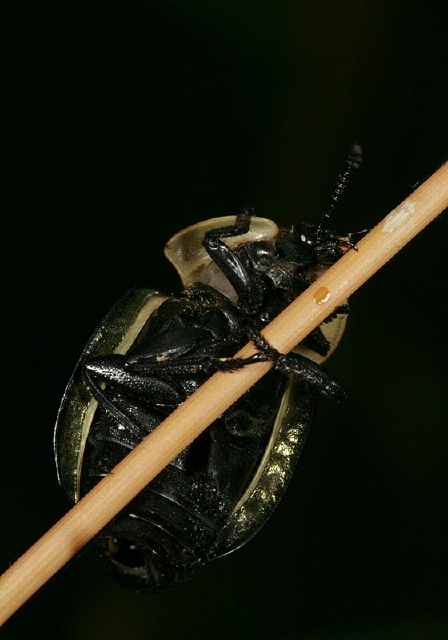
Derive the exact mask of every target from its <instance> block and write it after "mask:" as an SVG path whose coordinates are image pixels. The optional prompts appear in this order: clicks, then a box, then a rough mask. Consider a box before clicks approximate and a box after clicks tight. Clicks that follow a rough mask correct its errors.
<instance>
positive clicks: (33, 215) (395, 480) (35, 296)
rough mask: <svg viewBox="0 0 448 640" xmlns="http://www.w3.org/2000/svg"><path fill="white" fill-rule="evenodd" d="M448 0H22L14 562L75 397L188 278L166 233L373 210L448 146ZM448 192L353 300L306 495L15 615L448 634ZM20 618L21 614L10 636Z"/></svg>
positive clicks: (130, 623)
mask: <svg viewBox="0 0 448 640" xmlns="http://www.w3.org/2000/svg"><path fill="white" fill-rule="evenodd" d="M447 17H448V16H447V10H446V7H445V5H440V6H438V5H437V4H434V3H431V2H426V3H417V2H413V1H412V0H406V2H405V1H404V0H399V1H398V2H394V3H392V2H385V1H383V0H379V1H377V2H375V3H372V2H368V1H367V0H361V1H360V2H357V1H354V0H345V1H344V0H343V1H339V2H329V1H327V2H323V1H322V2H314V3H309V2H304V1H298V2H286V1H279V0H275V1H274V0H272V1H270V2H269V1H264V2H263V1H261V0H260V1H259V2H254V1H252V2H251V1H247V2H241V0H227V2H223V1H222V0H214V1H213V2H210V1H209V0H192V1H191V2H188V3H187V2H180V1H174V0H172V1H169V0H165V1H164V2H162V1H155V2H149V1H148V2H144V1H137V0H127V1H124V0H121V1H120V0H110V1H109V2H104V1H103V2H101V1H100V0H90V1H84V0H78V1H75V0H66V1H65V2H62V3H59V4H58V5H56V4H54V3H49V2H48V1H46V0H42V2H39V3H32V2H29V3H25V2H20V1H19V0H16V1H15V2H7V1H5V0H4V2H2V4H1V8H0V25H1V26H0V30H1V34H0V35H1V38H0V42H1V43H2V47H3V48H4V52H3V54H2V56H1V73H2V79H1V86H2V94H3V96H2V105H1V109H2V117H1V125H0V126H1V132H0V140H1V143H0V144H1V155H0V157H1V163H2V166H1V172H0V184H1V199H2V218H1V229H2V235H1V240H2V245H1V246H2V249H1V252H0V257H1V262H2V270H1V273H2V307H1V308H2V311H1V315H0V319H1V326H0V331H1V334H0V335H1V345H2V348H1V358H0V365H1V369H2V371H1V381H2V384H1V392H2V395H1V404H0V407H1V411H2V416H1V435H0V438H1V440H0V442H1V447H0V456H1V459H0V465H1V485H0V486H1V489H0V514H1V517H2V526H1V529H0V536H1V538H0V562H1V565H0V568H1V569H5V568H6V567H7V566H8V565H9V563H11V562H13V561H14V560H15V559H16V558H17V557H18V556H19V555H20V554H21V553H22V552H23V551H25V549H26V548H27V547H28V546H29V545H31V544H32V543H33V542H34V541H35V540H36V539H37V538H38V537H39V536H40V535H41V534H43V533H44V531H45V530H46V529H47V528H49V526H50V525H52V524H53V523H54V522H55V521H56V520H57V519H58V518H59V517H60V516H61V515H62V514H63V512H64V510H65V508H66V507H65V503H64V500H63V498H62V496H61V494H60V491H59V487H58V485H57V481H56V475H55V469H54V462H53V458H52V429H53V423H54V419H55V415H56V412H57V408H58V403H59V399H60V397H61V396H62V393H63V390H64V386H65V383H66V381H67V380H68V378H69V376H70V373H71V370H72V368H73V366H74V364H75V362H76V360H77V357H78V355H79V354H80V352H81V350H82V347H83V345H84V343H85V341H86V340H87V338H88V337H89V335H90V333H91V332H92V330H93V329H94V327H95V326H96V324H97V323H98V321H99V320H100V318H101V317H102V316H103V315H104V313H105V311H106V310H107V309H108V308H109V306H110V305H111V304H112V303H113V302H114V301H115V300H116V299H117V298H118V297H119V296H120V295H121V294H122V293H123V292H124V291H126V290H127V289H130V288H132V287H133V286H136V285H144V284H147V285H150V286H155V287H158V288H159V289H160V290H162V291H167V292H170V291H175V290H177V287H178V284H177V279H176V276H175V274H174V271H173V269H172V268H171V267H170V266H169V265H168V263H167V262H166V261H165V260H164V259H163V256H162V249H163V246H164V244H165V242H166V240H167V239H168V238H169V237H170V236H171V235H172V234H173V233H174V232H176V231H178V230H179V229H181V228H183V227H185V226H187V225H189V224H193V223H194V222H197V221H199V220H202V219H206V218H208V217H214V216H217V215H224V214H230V213H235V212H237V211H238V210H240V209H241V207H242V206H244V205H253V206H255V207H256V208H257V209H258V211H259V212H260V214H261V215H264V216H266V217H272V218H274V219H275V220H276V221H277V222H279V223H281V224H283V225H289V224H292V223H294V222H295V221H301V220H303V221H308V222H316V221H317V220H318V219H319V215H320V213H321V212H322V210H324V209H325V208H326V206H327V203H328V198H329V194H330V193H331V190H332V188H333V186H334V184H335V180H336V176H337V174H338V172H339V171H340V169H341V168H342V166H343V162H344V159H345V157H346V154H347V151H348V149H349V147H350V145H351V144H352V143H353V142H360V143H362V144H363V147H364V151H365V162H364V166H363V168H362V170H361V171H360V172H359V173H358V175H357V176H356V179H355V180H354V181H353V184H352V185H351V188H350V191H349V193H347V197H346V198H344V201H343V203H342V204H341V206H340V207H339V209H338V212H337V214H336V216H337V223H338V226H339V227H340V228H341V229H342V230H354V229H360V228H364V227H366V226H372V225H374V224H375V223H376V222H377V221H379V220H380V219H381V218H382V217H383V216H384V215H385V214H386V213H387V212H388V211H389V210H390V209H391V208H393V207H394V206H396V205H397V204H398V203H399V202H400V201H401V200H402V199H403V198H404V197H405V196H406V195H408V193H410V191H411V189H412V187H413V186H415V185H416V184H417V183H418V182H419V181H422V180H423V179H425V178H426V177H427V176H428V175H430V174H431V173H432V172H433V171H434V170H435V169H436V168H437V167H438V166H439V165H440V164H441V163H442V162H443V161H444V160H445V159H446V158H447V156H448V117H447V114H446V105H447V98H448V90H447V72H446V69H447V63H448V59H447V58H448V56H447V52H446V27H447ZM447 224H448V221H447V219H446V216H442V217H441V218H440V219H439V220H437V221H436V222H435V223H433V224H432V225H431V226H430V227H429V228H428V229H427V230H425V231H424V232H423V233H422V234H421V235H420V237H418V238H417V239H415V240H414V241H413V242H412V243H411V245H410V246H408V247H407V248H405V249H404V250H403V251H402V253H401V254H400V255H399V256H397V257H396V258H395V259H394V260H393V261H392V262H391V263H390V264H389V265H387V266H386V267H385V268H384V269H383V270H382V271H381V273H379V274H377V275H376V276H375V277H374V278H373V279H372V280H371V281H370V282H368V283H367V284H366V285H365V286H364V287H363V288H362V290H360V291H359V292H357V293H356V294H355V295H354V296H353V299H352V301H351V307H352V315H351V319H350V324H349V328H348V330H347V333H346V336H345V338H344V341H343V343H342V345H341V346H340V348H339V351H338V352H337V354H335V355H334V357H333V358H332V360H331V361H330V362H329V363H328V365H327V369H328V370H329V371H330V372H331V374H332V375H334V377H335V378H337V379H338V380H339V381H340V382H341V383H342V384H343V386H344V387H345V388H346V389H347V391H348V393H349V400H348V401H347V402H346V403H345V404H344V405H343V406H333V405H331V404H330V403H329V402H325V401H323V402H322V403H321V405H320V409H319V413H318V417H317V421H316V425H315V429H314V430H313V432H312V435H311V437H310V439H309V442H308V445H307V448H306V450H305V453H304V455H303V458H302V462H301V465H300V466H299V469H298V471H297V473H296V476H295V478H294V481H293V483H292V485H291V487H290V489H289V491H288V493H287V495H286V497H285V498H284V500H283V502H282V504H281V507H280V508H279V510H278V511H277V512H276V514H275V516H274V517H273V518H272V519H271V520H270V521H269V523H268V524H267V525H266V527H265V528H264V530H263V531H262V532H261V533H260V534H259V535H258V536H257V538H256V539H255V540H254V541H253V542H252V543H251V544H249V545H247V546H246V547H245V548H243V549H242V550H240V551H239V552H237V553H235V554H233V555H232V556H229V558H227V559H224V560H220V561H217V562H215V563H211V564H210V565H208V566H206V567H204V568H202V569H200V570H199V571H198V572H197V573H196V574H195V576H194V577H193V579H192V580H191V581H189V582H186V583H184V584H181V585H179V586H176V587H174V588H173V589H171V590H169V591H167V592H164V593H162V594H159V595H143V596H142V595H135V594H133V593H129V592H127V591H124V590H123V589H122V588H121V587H119V586H117V585H115V584H113V583H112V582H110V581H109V579H108V578H107V577H105V576H103V574H102V573H101V571H100V569H99V567H98V566H97V564H96V560H95V557H94V553H93V552H92V551H91V550H90V551H87V552H86V553H85V554H84V555H83V556H82V557H81V558H80V559H78V560H77V561H76V562H75V563H73V564H72V565H71V566H70V567H69V568H68V569H66V570H65V571H63V572H62V573H61V574H60V575H58V576H57V577H56V578H55V579H54V580H53V581H52V582H51V583H50V584H49V585H47V586H46V587H45V588H44V589H42V590H41V592H39V593H38V594H37V595H36V596H34V597H33V598H32V599H31V601H29V602H28V603H27V604H26V605H25V606H24V607H23V608H22V609H21V610H20V611H19V612H18V613H16V614H15V615H14V617H13V618H12V619H11V620H10V621H9V622H8V623H7V624H6V625H5V627H4V629H3V634H4V636H3V637H5V638H14V639H16V638H17V639H22V638H29V637H30V635H32V634H36V633H41V634H43V635H44V636H45V637H46V638H49V639H53V638H54V639H61V638H62V639H66V640H80V639H82V640H91V639H92V640H93V639H95V640H103V639H107V640H120V639H122V638H129V639H130V640H146V639H154V640H172V639H174V638H183V639H190V638H192V639H193V638H194V639H195V640H202V639H205V638H217V639H219V638H235V639H236V640H250V639H252V638H257V639H261V640H265V639H266V640H267V639H271V638H272V639H276V640H290V639H292V638H300V639H301V640H311V639H314V638H318V639H322V640H339V639H349V640H351V639H352V638H353V639H355V638H356V639H360V640H363V639H368V640H371V639H373V638H381V639H387V640H388V639H395V638H403V637H406V638H409V639H413V638H422V637H424V638H426V639H428V638H429V639H432V638H437V639H438V638H446V637H448V615H447V610H446V609H447V606H446V605H447V589H446V582H447V577H446V576H447V566H448V552H447V548H446V540H447V536H448V522H447V516H446V513H447V510H446V496H447V486H446V484H447V482H446V481H447V452H448V434H447V430H446V422H447V420H446V418H447V399H446V398H447V396H446V386H447V373H446V356H447V346H446V271H447V269H446V233H447ZM8 634H9V635H8Z"/></svg>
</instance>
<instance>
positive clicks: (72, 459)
mask: <svg viewBox="0 0 448 640" xmlns="http://www.w3.org/2000/svg"><path fill="white" fill-rule="evenodd" d="M359 161H360V148H359V147H357V146H356V147H353V149H352V151H351V154H350V157H349V159H348V161H347V164H346V169H345V171H344V172H343V173H342V174H341V175H340V178H339V182H338V185H337V188H336V190H335V192H334V194H333V196H332V202H331V205H330V208H329V211H328V212H327V213H326V214H325V215H324V216H323V217H322V221H321V223H320V225H319V226H310V225H306V224H300V225H297V226H293V227H291V228H289V229H283V230H279V228H278V227H277V225H276V224H275V222H273V221H271V220H268V219H265V218H259V217H255V216H253V215H252V212H251V211H250V210H244V211H243V212H242V213H241V214H239V215H238V216H236V217H235V216H229V217H224V218H214V219H211V220H207V221H205V222H201V223H199V224H196V225H194V226H192V227H189V228H187V229H185V230H183V231H181V232H180V233H178V234H176V235H175V236H174V237H173V238H172V239H171V240H170V241H169V242H168V244H167V245H166V248H165V255H166V257H167V258H168V260H169V261H170V262H171V263H172V264H173V265H174V267H175V268H176V270H177V271H178V273H179V276H180V277H181V280H182V284H183V287H184V289H183V291H182V293H181V294H180V295H178V296H171V297H167V296H165V295H162V294H160V293H159V292H157V291H156V290H153V289H147V288H140V289H135V290H133V291H130V292H128V293H127V294H126V295H125V296H124V297H123V298H122V299H121V300H120V301H119V302H118V303H117V304H116V305H115V306H114V307H113V308H112V309H111V310H110V311H109V313H108V315H107V316H106V317H105V318H104V320H103V321H102V323H101V324H100V326H99V327H98V329H97V331H96V332H95V333H94V335H93V336H92V338H91V339H90V341H89V342H88V344H87V346H86V348H85V350H84V352H83V354H82V356H81V358H80V360H79V363H78V365H77V367H76V369H75V371H74V373H73V376H72V378H71V379H70V381H69V384H68V386H67V389H66V391H65V394H64V397H63V400H62V403H61V407H60V409H59V414H58V419H57V424H56V430H55V456H56V463H57V468H58V475H59V481H60V484H61V486H62V488H63V490H64V492H65V494H66V495H67V497H68V499H69V500H70V501H71V502H72V503H75V502H77V501H78V500H79V499H80V497H81V496H82V495H84V494H85V493H86V492H87V491H89V490H90V489H91V488H92V487H93V486H94V485H95V484H96V483H97V482H98V481H99V480H100V479H101V478H102V477H104V476H105V475H107V474H108V473H109V472H110V471H111V470H112V469H113V467H114V466H115V465H116V464H117V463H118V462H119V461H120V460H121V459H122V458H123V457H124V456H125V455H126V453H127V452H128V451H129V450H132V449H133V448H135V446H137V444H138V443H139V442H140V441H141V440H142V439H143V438H144V437H146V436H147V435H148V434H149V433H150V432H151V431H152V430H153V429H154V428H156V427H157V425H158V424H159V423H160V422H161V421H162V420H163V419H164V418H165V417H166V416H167V415H168V414H169V413H170V412H171V411H172V410H173V409H174V408H175V407H176V406H177V405H178V404H179V403H181V402H183V401H184V400H185V399H186V398H187V397H188V396H189V395H190V394H191V393H192V392H193V391H194V390H195V389H197V387H198V386H200V385H201V384H202V383H203V382H204V381H205V380H206V379H207V378H208V377H209V376H210V375H211V374H212V373H214V372H215V371H217V370H229V371H231V370H234V369H237V368H240V367H242V366H245V365H250V363H251V362H257V361H260V360H266V359H269V360H272V361H274V363H275V366H274V368H273V369H272V370H271V371H270V372H269V373H268V374H267V375H266V376H265V377H264V378H262V379H261V380H260V381H259V382H258V383H257V384H256V385H255V386H254V387H253V388H252V389H250V390H249V391H248V392H246V393H245V394H244V395H243V396H242V397H241V398H240V399H239V400H238V401H237V402H236V403H235V404H234V405H233V406H232V407H230V408H229V409H228V410H227V411H226V412H225V413H224V414H223V415H222V416H221V417H220V418H219V419H218V420H217V421H215V422H214V423H213V424H212V425H211V427H209V429H207V430H206V431H205V432H204V433H203V434H202V435H201V436H199V438H197V439H196V440H195V441H194V442H193V443H192V444H191V445H190V446H189V447H187V449H185V450H184V451H183V452H182V453H181V454H180V455H179V456H178V457H177V458H176V459H175V460H173V461H172V462H171V464H170V465H168V467H166V468H165V469H164V470H163V471H162V472H161V473H160V474H159V475H158V476H157V477H156V478H155V479H154V480H153V481H152V482H151V483H150V484H149V485H148V486H147V487H146V488H145V489H144V490H143V491H142V492H141V493H140V494H139V495H138V496H137V497H136V498H135V499H134V500H132V502H131V503H130V504H129V505H128V506H127V507H126V509H124V510H123V511H122V512H120V513H119V514H118V515H117V516H116V517H115V518H114V519H113V521H112V522H111V523H109V525H108V526H107V527H106V528H105V529H104V530H103V531H102V532H101V533H100V535H99V537H98V540H97V544H98V548H99V555H100V558H101V559H102V561H103V564H104V565H105V567H106V568H107V570H108V571H109V572H110V573H111V574H112V575H113V576H114V577H115V578H117V579H119V580H120V581H121V582H122V583H124V584H126V585H128V586H131V587H133V588H135V589H137V590H144V589H150V590H158V589H160V588H163V587H166V586H169V585H170V584H172V583H173V582H174V581H176V580H181V579H184V578H186V577H187V576H188V575H189V574H190V573H191V571H192V569H193V568H194V567H195V566H197V565H200V564H202V563H204V562H206V561H208V560H211V559H214V558H218V557H220V556H222V555H225V554H227V553H230V552H231V551H234V550H235V549H237V548H238V547H240V546H242V545H243V544H245V543H246V542H247V541H248V540H249V539H250V538H251V537H252V536H253V535H255V533H256V532H257V531H258V530H259V529H260V528H261V527H262V525H263V524H264V523H265V522H266V520H267V518H268V517H269V516H270V514H271V513H272V511H273V509H274V508H275V506H276V505H277V503H278V502H279V500H280V498H281V496H282V494H283V492H284V491H285V488H286V486H287V484H288V482H289V479H290V477H291V475H292V472H293V470H294V467H295V465H296V463H297V461H298V458H299V457H300V453H301V451H302V448H303V445H304V442H305V438H306V435H307V433H308V431H309V429H310V427H311V424H312V422H313V418H314V411H315V406H316V398H317V395H318V394H319V393H321V394H323V395H325V396H327V397H328V398H330V399H333V400H336V401H339V400H341V399H342V398H343V397H344V392H343V390H342V389H341V387H340V386H339V384H337V383H336V382H335V381H334V380H333V379H332V378H331V377H330V376H329V375H328V374H327V373H325V372H324V371H323V370H322V369H321V367H320V364H321V363H322V362H323V361H325V360H326V359H327V358H328V357H329V356H330V355H331V353H332V352H333V350H334V349H335V348H336V346H337V344H338V342H339V340H340V339H341V336H342V333H343V331H344V327H345V321H346V316H347V306H346V305H344V306H342V307H339V308H338V309H336V311H335V312H334V313H333V314H332V315H331V316H330V317H329V318H328V319H327V320H326V321H325V322H324V323H322V324H321V325H320V326H319V327H318V328H317V329H315V330H314V331H313V332H312V333H311V334H310V335H309V336H308V337H307V338H306V339H305V340H304V341H303V342H302V343H301V344H300V345H298V346H297V347H296V348H295V349H294V350H293V352H291V353H290V354H288V355H283V354H280V353H278V352H277V351H275V349H273V348H272V347H271V346H270V345H269V344H267V343H266V342H265V341H264V339H263V338H262V336H261V334H260V330H261V329H262V328H263V326H265V325H266V324H267V323H269V322H270V321H271V320H272V319H273V318H274V317H275V316H276V315H278V313H280V311H282V310H283V309H284V308H285V307H286V306H287V305H288V304H289V303H290V302H292V300H293V299H294V298H296V297H297V296H298V295H299V294H300V293H301V292H302V291H304V290H305V289H306V287H308V286H309V284H310V283H311V282H312V281H313V280H314V279H315V278H316V277H317V276H318V275H319V274H320V272H321V271H322V270H324V269H326V268H327V267H328V266H329V265H331V264H333V263H334V262H335V261H336V260H337V259H338V258H339V257H340V256H342V255H343V253H344V252H345V251H346V250H348V249H349V248H353V247H355V241H356V238H357V237H358V236H361V235H362V233H363V232H360V233H359V234H348V235H347V236H346V237H341V236H340V235H338V234H336V233H333V232H332V231H330V230H329V228H328V221H329V213H330V212H331V210H332V209H333V207H334V204H335V202H336V201H337V199H338V197H339V195H340V193H341V192H342V191H343V189H344V187H345V185H346V183H347V181H348V178H349V176H350V174H351V173H352V171H353V169H354V168H355V167H356V166H357V165H358V163H359ZM248 340H252V341H253V342H254V343H255V345H256V347H257V350H258V351H257V353H256V354H255V355H254V356H252V357H251V358H248V359H247V360H239V359H236V358H234V357H233V356H234V354H235V353H236V352H237V351H238V350H239V349H240V348H241V347H242V346H243V345H244V344H245V343H246V342H248Z"/></svg>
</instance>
